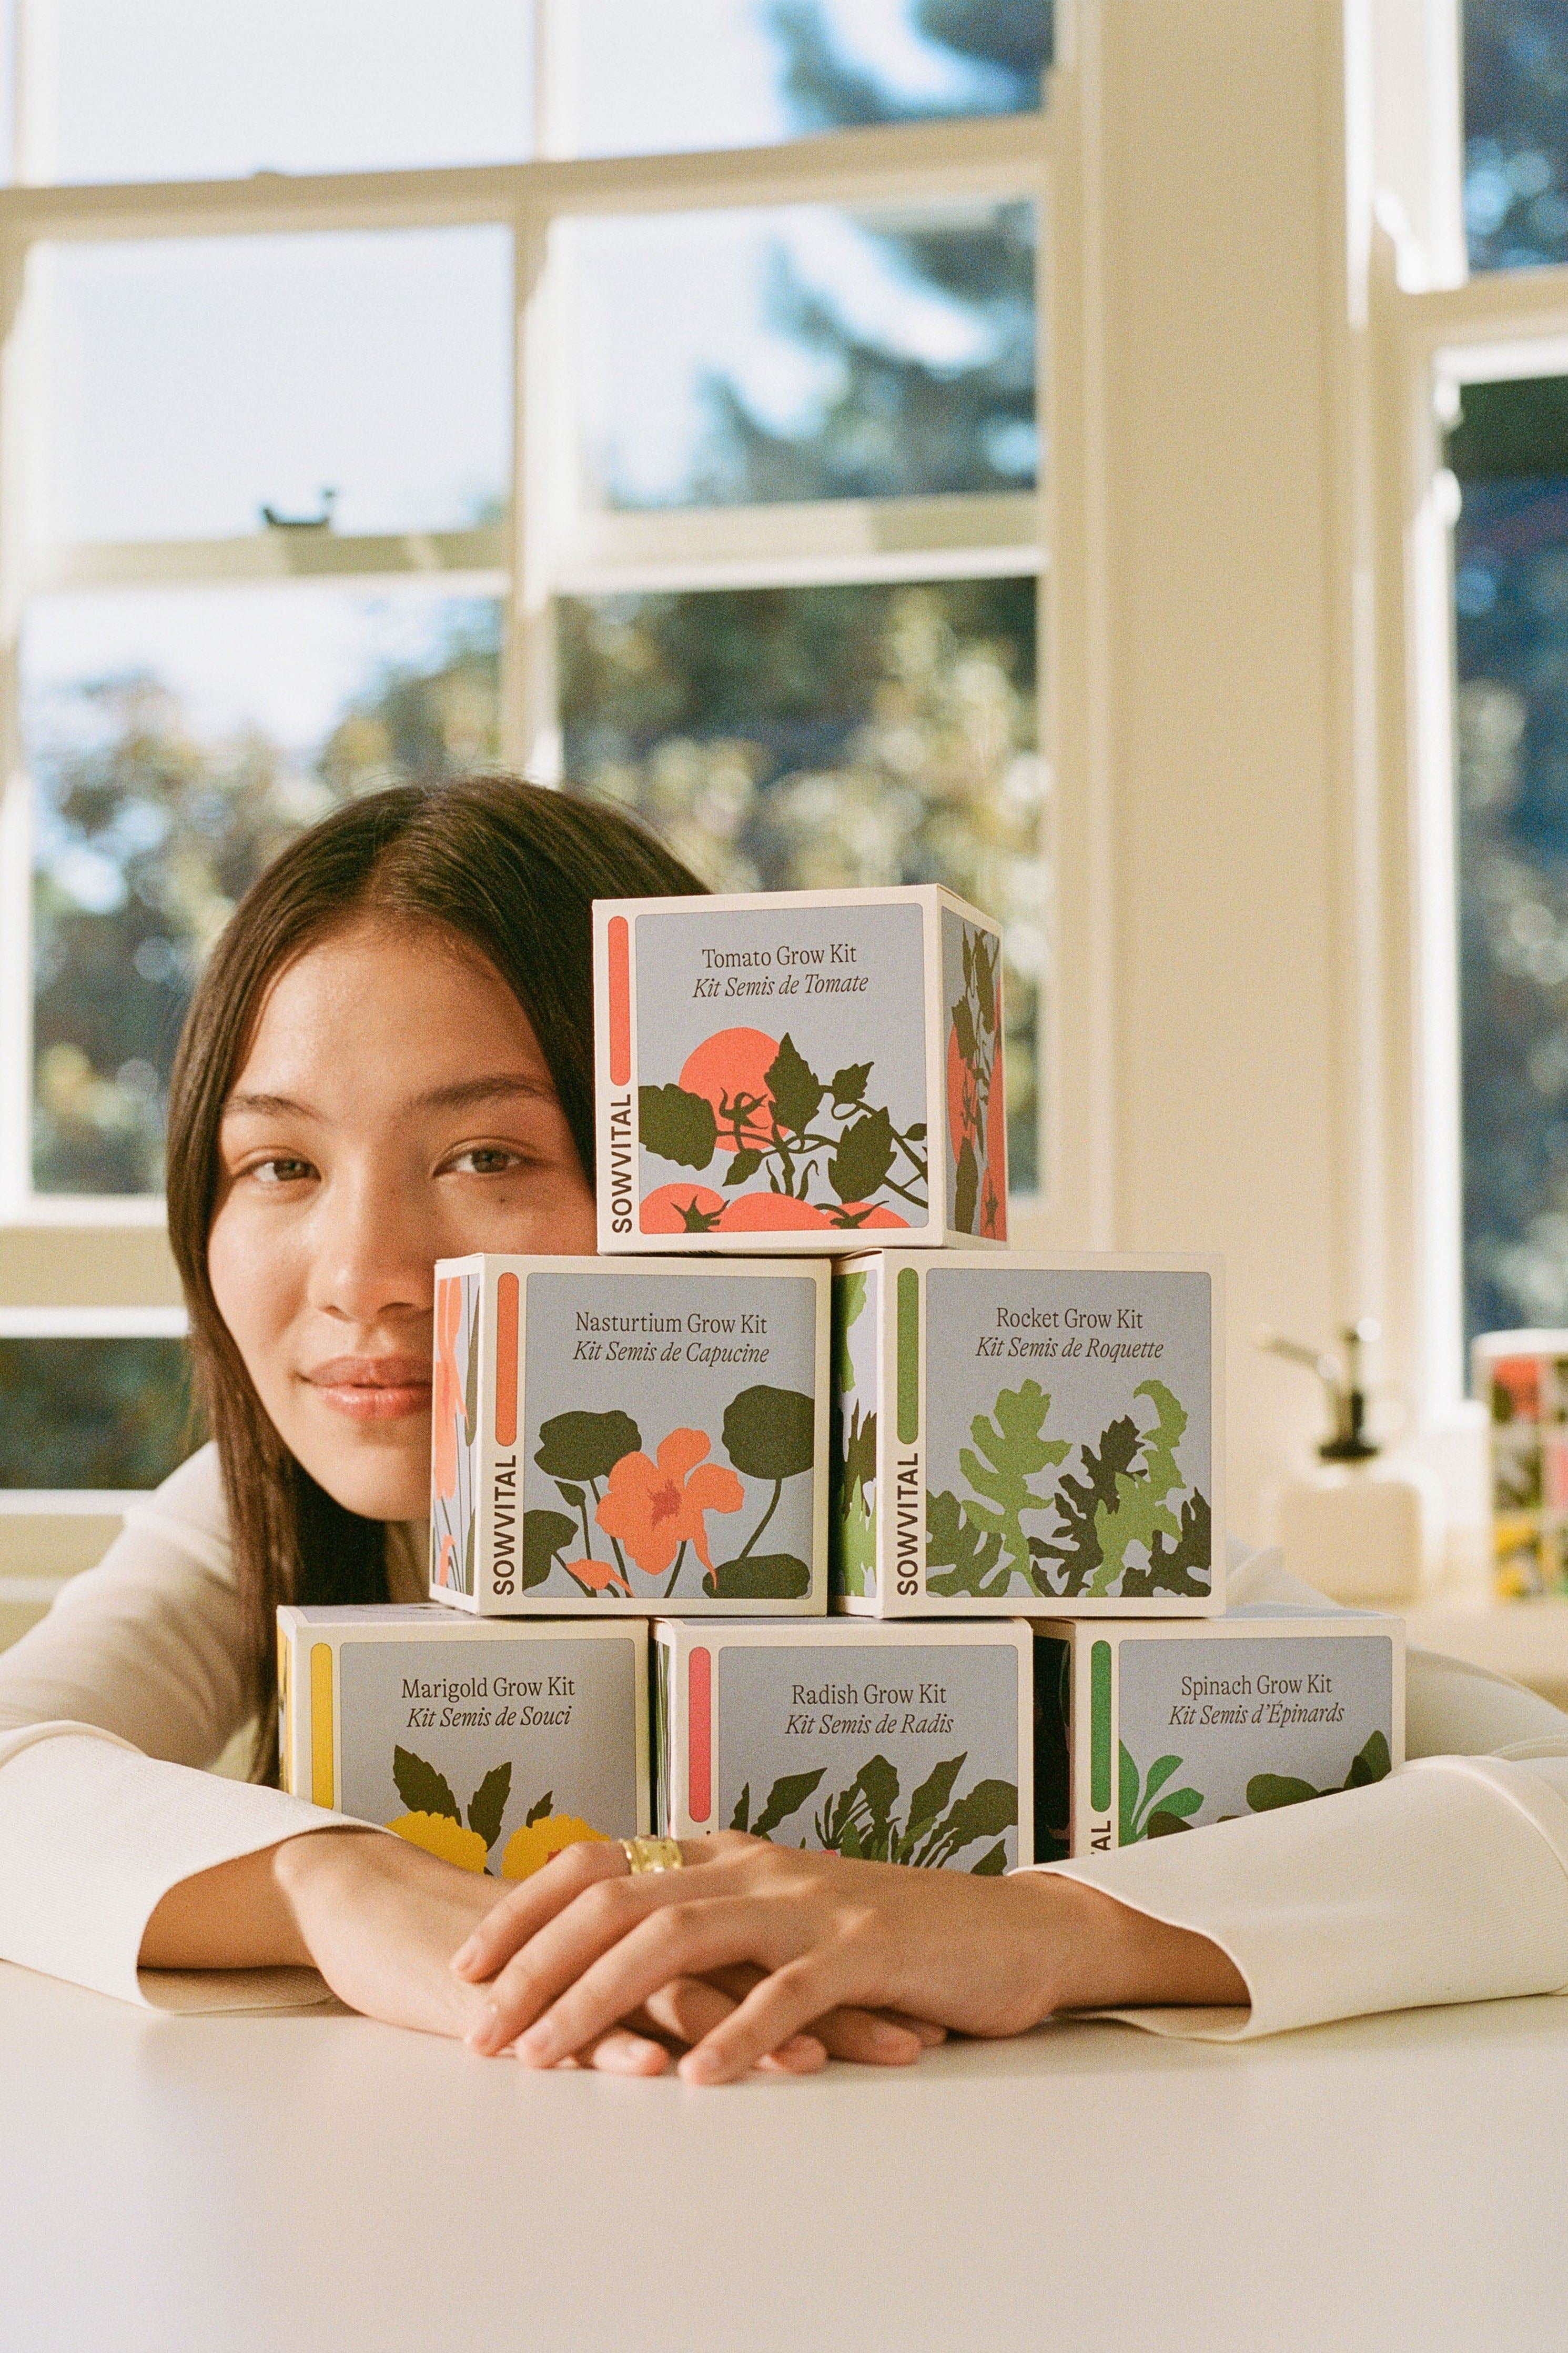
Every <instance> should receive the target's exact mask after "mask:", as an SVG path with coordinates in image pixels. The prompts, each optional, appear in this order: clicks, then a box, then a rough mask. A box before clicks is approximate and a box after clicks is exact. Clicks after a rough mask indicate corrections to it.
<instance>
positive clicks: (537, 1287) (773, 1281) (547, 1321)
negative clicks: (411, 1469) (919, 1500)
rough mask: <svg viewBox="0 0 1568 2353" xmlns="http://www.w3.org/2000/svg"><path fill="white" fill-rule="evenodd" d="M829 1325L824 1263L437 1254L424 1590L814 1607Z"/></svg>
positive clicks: (542, 1602)
mask: <svg viewBox="0 0 1568 2353" xmlns="http://www.w3.org/2000/svg"><path fill="white" fill-rule="evenodd" d="M828 1333H829V1298H828V1270H827V1264H826V1261H823V1260H818V1261H808V1260H786V1261H778V1260H768V1259H751V1260H748V1261H746V1263H745V1264H744V1265H737V1264H733V1263H729V1264H726V1263H725V1262H724V1261H717V1260H711V1261H705V1262H695V1261H689V1260H662V1261H661V1260H654V1259H637V1260H626V1259H623V1260H617V1261H611V1260H605V1259H601V1258H502V1257H496V1256H485V1257H474V1258H463V1259H443V1260H441V1261H439V1262H438V1264H437V1269H436V1363H435V1395H434V1400H433V1409H432V1462H431V1512H430V1591H431V1596H432V1599H436V1600H439V1601H446V1602H449V1603H451V1604H452V1605H453V1606H454V1607H456V1608H457V1609H468V1610H472V1611H473V1612H475V1613H476V1614H477V1615H479V1616H480V1617H487V1616H490V1617H502V1618H510V1617H530V1616H537V1617H544V1618H570V1617H586V1616H588V1615H590V1614H599V1613H603V1612H605V1611H606V1610H607V1611H610V1612H612V1613H614V1612H616V1611H617V1610H618V1611H621V1612H628V1611H631V1612H635V1611H638V1610H640V1611H642V1612H643V1613H645V1614H646V1615H651V1614H652V1613H653V1612H654V1611H655V1610H668V1611H671V1612H673V1613H679V1612H682V1611H685V1610H688V1609H689V1610H691V1611H693V1612H694V1613H696V1614H697V1615H699V1616H712V1615H714V1614H717V1615H720V1616H726V1617H732V1616H736V1615H741V1616H744V1615H746V1614H748V1613H750V1612H752V1611H767V1612H770V1613H772V1614H773V1615H784V1616H791V1615H795V1616H811V1615H816V1616H821V1615H822V1613H823V1611H824V1610H825V1609H826V1606H827V1605H826V1595H827V1570H826V1559H827V1483H828V1482H827V1363H828Z"/></svg>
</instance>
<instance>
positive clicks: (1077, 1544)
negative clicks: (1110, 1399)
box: [1030, 1379, 1214, 1599]
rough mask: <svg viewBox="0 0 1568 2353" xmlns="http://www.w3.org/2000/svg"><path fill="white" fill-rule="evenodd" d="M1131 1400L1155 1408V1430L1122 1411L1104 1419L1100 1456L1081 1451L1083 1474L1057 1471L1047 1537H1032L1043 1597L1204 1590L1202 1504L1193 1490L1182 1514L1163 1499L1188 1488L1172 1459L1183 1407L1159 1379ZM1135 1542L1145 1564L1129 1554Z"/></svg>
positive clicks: (1207, 1578) (1208, 1545)
mask: <svg viewBox="0 0 1568 2353" xmlns="http://www.w3.org/2000/svg"><path fill="white" fill-rule="evenodd" d="M1133 1395H1134V1397H1140V1398H1148V1399H1149V1401H1150V1403H1151V1404H1152V1406H1153V1408H1154V1416H1155V1419H1154V1426H1153V1428H1152V1430H1140V1428H1139V1427H1138V1424H1137V1423H1136V1422H1135V1421H1134V1420H1133V1419H1132V1418H1131V1415H1126V1414H1122V1415H1119V1416H1118V1417H1117V1419H1115V1420H1114V1421H1112V1422H1110V1423H1108V1424H1107V1426H1106V1428H1105V1429H1104V1430H1102V1431H1101V1433H1100V1445H1099V1448H1098V1450H1097V1449H1096V1448H1094V1447H1091V1446H1085V1448H1084V1449H1083V1470H1084V1472H1085V1473H1087V1475H1086V1476H1080V1475H1079V1473H1078V1472H1072V1471H1069V1472H1064V1473H1063V1476H1062V1479H1061V1482H1060V1485H1059V1488H1058V1505H1057V1510H1058V1517H1057V1524H1056V1525H1055V1526H1054V1527H1053V1528H1052V1529H1051V1530H1050V1532H1049V1534H1048V1535H1047V1536H1044V1537H1040V1536H1036V1537H1032V1538H1031V1539H1030V1550H1031V1551H1032V1553H1033V1554H1034V1556H1035V1558H1036V1561H1037V1563H1038V1565H1039V1567H1040V1570H1041V1573H1042V1575H1043V1577H1045V1579H1046V1583H1045V1585H1044V1587H1043V1588H1042V1589H1044V1590H1046V1591H1048V1592H1051V1593H1053V1594H1057V1595H1070V1594H1078V1593H1084V1594H1090V1595H1093V1596H1094V1597H1095V1598H1096V1599H1103V1598H1105V1597H1107V1596H1109V1595H1111V1594H1116V1595H1119V1596H1121V1597H1123V1598H1125V1599H1152V1598H1155V1597H1157V1596H1159V1595H1161V1594H1166V1593H1183V1594H1203V1593H1207V1592H1208V1591H1209V1590H1210V1589H1211V1578H1212V1557H1213V1541H1214V1540H1213V1528H1212V1515H1211V1513H1210V1509H1209V1503H1208V1498H1207V1497H1206V1496H1205V1495H1203V1494H1202V1493H1199V1492H1198V1491H1197V1490H1196V1489H1194V1490H1193V1491H1191V1492H1190V1493H1187V1494H1186V1495H1184V1498H1183V1501H1182V1506H1181V1512H1180V1514H1179V1516H1178V1514H1176V1513H1175V1512H1174V1511H1173V1510H1172V1508H1171V1504H1170V1500H1169V1499H1170V1498H1171V1496H1172V1495H1173V1493H1176V1492H1177V1491H1179V1490H1181V1489H1182V1488H1184V1486H1185V1483H1186V1482H1185V1474H1184V1472H1183V1471H1182V1470H1181V1468H1180V1466H1179V1464H1178V1463H1177V1461H1176V1449H1177V1447H1178V1446H1179V1445H1180V1444H1181V1441H1182V1439H1183V1437H1184V1435H1185V1432H1186V1427H1187V1416H1186V1411H1185V1409H1184V1407H1183V1406H1182V1404H1181V1403H1180V1401H1179V1399H1178V1398H1175V1397H1174V1396H1173V1393H1172V1392H1171V1390H1170V1389H1168V1388H1166V1387H1165V1385H1164V1383H1163V1381H1158V1380H1152V1379H1151V1380H1146V1381H1142V1382H1140V1384H1139V1386H1138V1388H1136V1389H1135V1390H1134V1391H1133ZM1172 1538H1174V1542H1172V1541H1170V1540H1171V1539H1172ZM1137 1546H1142V1547H1143V1550H1144V1553H1145V1556H1146V1557H1145V1560H1144V1562H1143V1565H1142V1566H1140V1564H1139V1561H1138V1559H1137V1557H1136V1555H1135V1551H1134V1548H1135V1547H1137ZM1047 1564H1053V1565H1054V1566H1047Z"/></svg>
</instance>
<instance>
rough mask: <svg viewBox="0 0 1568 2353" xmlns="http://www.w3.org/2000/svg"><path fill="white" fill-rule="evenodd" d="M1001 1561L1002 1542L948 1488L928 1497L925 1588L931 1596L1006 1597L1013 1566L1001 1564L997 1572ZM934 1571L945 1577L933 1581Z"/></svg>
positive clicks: (1011, 1579) (998, 1536)
mask: <svg viewBox="0 0 1568 2353" xmlns="http://www.w3.org/2000/svg"><path fill="white" fill-rule="evenodd" d="M1001 1560H1002V1538H1001V1536H1000V1535H999V1534H998V1533H997V1532H996V1531H995V1530H994V1529H989V1530H988V1529H985V1528H982V1527H978V1526H976V1525H974V1523H973V1521H972V1520H971V1519H970V1517H969V1514H968V1513H967V1512H966V1511H965V1509H964V1508H963V1505H962V1504H960V1502H959V1500H958V1497H957V1496H956V1495H954V1494H951V1493H948V1491H947V1490H946V1489H945V1488H943V1489H940V1490H939V1491H938V1492H937V1493H934V1494H932V1493H928V1494H927V1496H926V1585H927V1588H929V1590H930V1591H931V1592H932V1593H940V1594H942V1596H943V1598H944V1599H951V1598H952V1595H953V1594H955V1593H976V1594H984V1595H992V1594H998V1593H1005V1592H1006V1590H1007V1588H1008V1587H1009V1586H1010V1585H1011V1584H1012V1582H1013V1564H1012V1562H1011V1561H1010V1560H1008V1561H1002V1566H1001V1567H1000V1568H999V1569H998V1568H997V1566H996V1564H997V1562H998V1561H1001ZM933 1569H937V1570H940V1571H941V1572H942V1573H941V1574H940V1575H938V1576H934V1577H933V1576H932V1575H931V1571H932V1570H933ZM987 1579H989V1580H990V1581H989V1582H987Z"/></svg>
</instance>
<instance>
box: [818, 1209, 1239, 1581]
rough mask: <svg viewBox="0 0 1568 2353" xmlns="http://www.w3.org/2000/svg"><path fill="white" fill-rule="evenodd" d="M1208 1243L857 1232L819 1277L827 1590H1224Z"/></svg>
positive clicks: (1218, 1317)
mask: <svg viewBox="0 0 1568 2353" xmlns="http://www.w3.org/2000/svg"><path fill="white" fill-rule="evenodd" d="M1223 1335H1224V1315H1223V1312H1222V1299H1221V1272H1220V1267H1219V1263H1218V1261H1215V1260H1209V1259H1189V1258H1125V1257H1109V1256H1098V1257H1089V1256H1084V1257H1060V1256H1034V1255H1030V1254H1027V1253H1025V1252H1022V1251H1011V1252H1009V1253H1008V1254H1007V1255H1006V1256H1005V1257H1003V1258H997V1257H993V1256H991V1255H989V1254H976V1253H971V1252H968V1251H958V1250H952V1251H944V1252H942V1254H941V1255H936V1254H933V1253H931V1252H919V1251H914V1250H910V1251H904V1250H879V1251H875V1252H872V1251H867V1252H864V1253H862V1254H861V1255H859V1256H858V1257H853V1258H848V1259H845V1260H842V1261H839V1262H838V1265H837V1268H836V1270H835V1276H834V1352H833V1353H834V1365H833V1381H834V1440H833V1443H834V1506H833V1596H834V1606H835V1607H836V1608H837V1609H842V1610H846V1611H847V1612H849V1613H850V1614H851V1615H854V1616H870V1617H881V1618H913V1617H920V1616H922V1615H923V1616H931V1617H973V1616H980V1617H984V1616H985V1615H987V1614H994V1615H997V1616H1003V1615H1011V1616H1016V1615H1017V1614H1018V1613H1019V1612H1020V1611H1025V1610H1026V1611H1027V1612H1028V1613H1029V1614H1030V1615H1031V1616H1035V1615H1037V1614H1039V1613H1041V1612H1046V1613H1052V1612H1057V1611H1059V1612H1061V1613H1062V1614H1063V1615H1065V1616H1068V1617H1094V1616H1099V1615H1104V1616H1106V1617H1146V1618H1182V1617H1208V1616H1214V1615H1215V1614H1217V1613H1218V1611H1219V1610H1220V1609H1222V1608H1223V1606H1224V1595H1223V1588H1224V1560H1225V1550H1224V1541H1223V1527H1224V1510H1223V1500H1224V1499H1223V1486H1224V1477H1223V1461H1222V1430H1223V1419H1224V1417H1223V1412H1222V1378H1223V1370H1222V1368H1223V1358H1222V1354H1221V1350H1222V1346H1223Z"/></svg>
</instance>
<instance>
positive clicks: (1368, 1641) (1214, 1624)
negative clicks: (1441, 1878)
mask: <svg viewBox="0 0 1568 2353" xmlns="http://www.w3.org/2000/svg"><path fill="white" fill-rule="evenodd" d="M1035 1695H1036V1709H1035V1821H1036V1856H1037V1861H1039V1862H1057V1861H1058V1860H1060V1859H1062V1858H1064V1857H1066V1856H1068V1855H1069V1854H1071V1855H1083V1854H1094V1853H1102V1852H1109V1851H1110V1849H1111V1848H1113V1847H1119V1846H1135V1845H1136V1844H1137V1843H1138V1842H1139V1841H1141V1840H1142V1839H1148V1838H1163V1837H1168V1836H1170V1835H1172V1834H1173V1833H1174V1832H1177V1831H1192V1830H1199V1829H1201V1828H1202V1827H1203V1826H1204V1825H1205V1823H1207V1822H1220V1821H1229V1820H1233V1819H1235V1818H1236V1817H1237V1816H1240V1815H1246V1814H1256V1813H1266V1812H1268V1811H1271V1810H1273V1809H1274V1808H1276V1807H1279V1806H1294V1805H1299V1804H1301V1803H1302V1802H1303V1801H1305V1800H1306V1799H1310V1798H1322V1797H1328V1796H1330V1795H1331V1793H1332V1792H1333V1791H1335V1790H1339V1789H1355V1788H1362V1787H1363V1786H1364V1785H1365V1784H1367V1783H1369V1782H1372V1781H1380V1780H1382V1779H1383V1778H1384V1775H1385V1774H1387V1773H1388V1772H1390V1771H1391V1770H1392V1769H1393V1767H1394V1766H1395V1765H1400V1764H1403V1762H1404V1759H1405V1621H1404V1620H1403V1619H1402V1618H1378V1617H1373V1616H1372V1615H1370V1614H1367V1615H1363V1613H1362V1612H1360V1611H1358V1610H1350V1609H1342V1610H1334V1611H1331V1612H1329V1613H1326V1614H1324V1615H1321V1616H1320V1615H1318V1614H1317V1613H1315V1612H1309V1611H1297V1610H1289V1609H1244V1610H1238V1611H1237V1613H1236V1614H1235V1615H1234V1616H1233V1617H1228V1618H1216V1619H1210V1620H1208V1621H1207V1622H1206V1623H1194V1622H1192V1621H1189V1622H1187V1623H1186V1624H1183V1625H1156V1626H1151V1625H1132V1624H1129V1623H1128V1622H1126V1621H1125V1620H1103V1619H1101V1620H1093V1621H1090V1622H1086V1623H1077V1622H1071V1623H1064V1622H1062V1621H1061V1620H1055V1621H1052V1622H1050V1623H1048V1624H1047V1623H1037V1624H1036V1627H1035Z"/></svg>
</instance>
